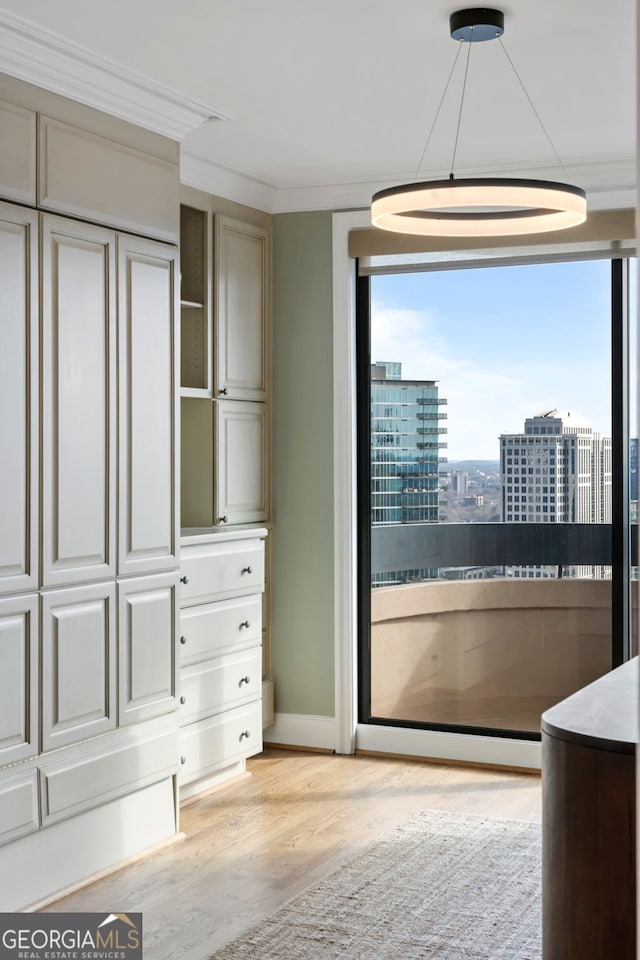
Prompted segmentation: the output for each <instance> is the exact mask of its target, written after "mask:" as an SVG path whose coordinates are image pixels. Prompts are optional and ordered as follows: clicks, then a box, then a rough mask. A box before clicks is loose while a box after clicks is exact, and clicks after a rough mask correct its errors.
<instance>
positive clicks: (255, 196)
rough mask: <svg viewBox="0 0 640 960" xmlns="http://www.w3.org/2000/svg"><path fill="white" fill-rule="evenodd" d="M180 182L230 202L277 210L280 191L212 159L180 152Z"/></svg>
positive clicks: (271, 211)
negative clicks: (220, 164) (222, 165)
mask: <svg viewBox="0 0 640 960" xmlns="http://www.w3.org/2000/svg"><path fill="white" fill-rule="evenodd" d="M180 183H183V184H184V185H185V186H187V187H195V188H196V189H197V190H204V192H205V193H213V194H215V196H217V197H224V198H225V199H226V200H234V201H235V202H236V203H243V204H244V205H245V206H247V207H255V208H256V209H257V210H263V211H264V212H265V213H273V212H274V211H275V207H276V199H277V193H278V191H277V189H276V188H275V187H272V186H270V185H269V184H268V183H263V182H262V181H261V180H254V179H253V177H247V176H245V175H244V174H243V173H236V172H235V171H234V170H228V169H227V168H226V167H220V166H218V164H216V163H212V162H211V160H207V159H205V158H204V157H200V156H198V155H197V154H195V153H190V152H189V151H188V150H185V149H184V148H183V149H181V150H180Z"/></svg>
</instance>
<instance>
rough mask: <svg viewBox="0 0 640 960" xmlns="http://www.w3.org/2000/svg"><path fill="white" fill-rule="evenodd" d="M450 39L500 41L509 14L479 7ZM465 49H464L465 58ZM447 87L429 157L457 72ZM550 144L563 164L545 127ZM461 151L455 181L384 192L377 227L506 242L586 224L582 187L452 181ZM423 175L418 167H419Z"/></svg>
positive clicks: (377, 204)
mask: <svg viewBox="0 0 640 960" xmlns="http://www.w3.org/2000/svg"><path fill="white" fill-rule="evenodd" d="M449 25H450V30H451V36H452V37H453V39H454V40H458V41H459V42H460V44H463V43H467V44H472V43H481V42H484V41H488V40H496V39H497V40H500V37H501V36H502V34H503V33H504V14H503V13H502V12H501V11H500V10H493V9H487V8H485V7H476V8H472V9H469V10H458V11H457V12H455V13H452V14H451V17H450V19H449ZM500 46H501V47H502V49H503V51H504V54H505V56H506V57H507V60H508V61H509V64H510V65H511V67H512V69H513V71H514V73H515V74H516V77H517V78H518V81H519V82H520V85H521V86H522V88H523V90H524V93H525V95H526V97H527V99H528V100H529V103H530V104H531V107H532V109H533V111H534V113H535V115H536V117H537V118H538V121H539V123H540V125H541V126H542V121H541V120H540V118H539V117H538V114H537V111H536V110H535V107H534V106H533V104H532V103H531V99H530V97H529V95H528V93H527V91H526V90H525V88H524V84H523V83H522V80H520V77H519V75H518V73H517V71H516V69H515V67H514V65H513V63H512V62H511V58H510V57H509V55H508V54H507V51H506V50H505V49H504V46H503V45H502V41H501V40H500ZM459 53H460V50H458V54H459ZM470 53H471V48H470V46H469V48H468V52H467V66H466V70H465V77H464V85H463V88H462V97H461V101H460V111H459V116H458V133H459V131H460V119H461V117H462V106H463V103H464V93H465V87H466V80H467V73H468V69H469V54H470ZM458 54H456V60H455V61H454V66H453V68H452V70H451V74H450V75H449V80H448V81H447V84H446V86H445V90H444V93H443V95H442V99H441V101H440V106H439V107H438V110H437V112H436V117H435V120H434V123H433V126H432V128H431V132H430V134H429V138H428V140H427V145H426V146H425V149H424V151H423V154H422V158H421V161H420V163H422V159H423V158H424V155H425V153H426V149H427V146H428V145H429V140H430V139H431V134H432V133H433V128H434V126H435V121H436V120H437V118H438V114H439V112H440V108H441V107H442V103H443V100H444V96H445V94H446V92H447V88H448V86H449V82H450V80H451V76H452V74H453V69H454V68H455V64H456V62H457V59H458ZM542 129H543V131H544V133H545V136H546V137H547V140H548V141H549V143H550V144H551V147H552V149H553V152H554V153H555V155H556V159H557V160H558V162H559V163H561V161H560V158H559V157H558V154H557V151H556V149H555V147H554V146H553V143H551V139H550V137H549V135H548V133H547V131H546V130H545V129H544V126H542ZM458 133H457V134H456V142H455V145H454V154H453V160H452V163H451V173H450V175H449V179H448V180H427V181H424V182H422V183H407V184H403V185H401V186H398V187H390V188H388V189H386V190H379V191H378V192H377V193H376V194H374V196H373V199H372V202H371V221H372V223H373V225H374V226H376V227H380V228H381V229H383V230H390V231H393V232H395V233H406V234H417V235H419V236H434V237H507V236H514V235H516V234H533V233H545V232H548V231H552V230H563V229H566V228H567V227H574V226H577V225H578V224H580V223H583V222H584V221H585V220H586V217H587V200H586V194H585V191H584V190H582V189H580V187H573V186H569V185H567V184H565V183H557V182H555V181H552V180H523V179H517V178H511V177H490V178H485V177H477V178H476V177H474V178H469V179H461V180H456V179H455V178H454V175H453V165H454V161H455V151H456V149H457V141H458ZM418 169H419V168H418Z"/></svg>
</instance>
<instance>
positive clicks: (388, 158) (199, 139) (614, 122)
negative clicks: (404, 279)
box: [0, 0, 636, 210]
mask: <svg viewBox="0 0 640 960" xmlns="http://www.w3.org/2000/svg"><path fill="white" fill-rule="evenodd" d="M496 5H498V6H500V9H502V10H504V12H505V35H504V46H505V48H506V50H507V51H508V53H509V55H510V57H511V59H512V61H513V62H514V64H515V66H516V68H517V70H518V73H519V74H520V76H521V78H522V80H523V82H524V86H525V88H526V91H527V93H528V94H529V97H530V98H531V100H532V102H533V104H534V106H535V108H536V110H537V112H538V114H539V116H540V118H541V119H542V121H543V123H544V126H545V128H546V130H547V131H548V134H549V136H550V138H551V140H552V141H553V144H554V146H555V148H556V150H557V152H558V154H559V155H560V157H561V159H562V161H563V163H564V166H565V170H563V169H562V168H561V167H559V166H558V164H557V162H556V160H555V157H554V154H553V152H552V149H551V147H550V146H549V143H548V141H547V139H546V137H545V134H544V133H543V131H542V129H541V127H540V125H539V123H538V121H537V120H536V118H535V115H534V113H533V111H532V109H531V107H530V106H529V104H528V102H527V99H526V97H525V94H524V93H523V91H522V89H521V87H520V85H519V83H518V81H517V79H516V77H515V76H514V74H513V72H512V71H511V68H510V67H509V64H508V62H507V60H506V58H505V57H504V54H503V52H502V50H501V49H500V45H499V44H498V43H495V42H492V43H483V44H475V45H473V46H472V48H471V60H470V66H469V79H468V84H467V93H466V97H465V103H464V111H463V115H462V123H461V128H460V138H459V146H458V150H457V157H456V165H455V172H456V175H458V176H462V175H464V174H474V173H475V174H477V173H485V174H487V175H489V174H500V173H505V172H509V173H514V174H519V175H529V176H537V177H550V178H552V179H571V180H572V181H573V182H575V183H577V184H579V185H582V186H584V187H585V188H586V189H588V191H589V193H590V201H591V206H592V207H594V206H596V207H597V206H600V207H603V206H628V205H630V204H632V203H633V202H634V200H633V197H634V180H635V162H634V156H635V152H636V147H635V96H634V94H635V42H634V38H635V26H634V12H635V3H634V0H606V3H605V2H602V0H509V2H507V3H505V4H502V5H499V4H496ZM0 6H1V7H2V8H4V10H5V11H8V14H9V15H16V16H18V17H20V18H24V19H25V20H27V21H30V22H32V23H33V24H36V25H38V26H39V27H41V28H44V29H45V30H49V31H54V32H55V33H57V34H58V35H60V36H61V37H62V38H65V40H67V41H72V42H73V43H75V44H80V45H82V47H84V48H86V49H87V50H89V51H92V52H94V53H96V54H100V55H102V56H104V57H107V58H109V59H110V60H112V61H115V62H116V63H118V64H120V65H121V66H122V67H125V68H127V69H129V70H133V71H136V72H137V73H139V74H142V75H144V76H145V77H148V78H149V79H151V80H153V81H156V82H157V83H160V84H163V85H164V86H166V87H168V88H171V89H173V90H175V91H176V92H178V93H180V94H182V95H185V96H187V97H191V98H193V99H195V100H198V101H201V102H203V103H205V104H207V105H209V106H210V107H211V108H212V110H213V112H219V113H222V114H224V115H227V116H228V117H229V119H227V120H215V121H209V122H205V123H204V124H203V125H202V126H200V127H199V128H198V129H196V130H194V131H192V132H191V133H189V134H188V136H187V137H186V139H185V141H184V144H183V151H184V154H185V158H186V159H185V179H186V180H187V181H189V182H192V183H194V184H195V185H199V186H203V187H209V188H211V189H212V190H216V188H217V192H221V193H225V194H226V195H229V196H232V198H233V199H240V200H243V199H244V200H245V201H247V202H252V201H253V202H254V203H255V202H256V198H258V204H257V205H259V198H260V197H262V198H263V201H264V202H263V203H262V205H263V206H264V208H265V209H274V210H286V209H301V208H318V207H331V206H334V207H335V206H343V207H344V206H354V205H355V206H357V205H362V204H363V203H366V200H367V198H368V197H369V196H370V194H371V192H372V191H373V190H375V189H379V188H380V187H382V186H387V185H390V184H392V183H396V182H401V181H404V180H406V179H411V178H414V177H415V176H416V174H417V166H418V162H419V159H420V155H421V153H422V150H423V147H424V145H425V141H426V139H427V134H428V132H429V129H430V128H431V125H432V123H433V120H434V118H435V115H436V110H437V107H438V104H439V102H440V98H441V96H442V93H443V90H444V87H445V83H446V81H447V77H448V75H449V72H450V70H451V67H452V64H453V60H454V57H455V54H456V52H457V49H458V44H457V43H456V42H455V41H453V40H452V39H451V38H450V36H449V24H448V20H449V14H450V13H451V12H452V11H454V10H456V9H459V8H460V7H464V6H465V4H464V3H461V4H460V3H455V2H448V0H323V2H322V3H315V2H312V0H270V2H268V3H267V2H265V0H110V2H108V3H100V4H98V3H97V2H95V0H94V2H92V0H0ZM1 21H2V10H0V23H1ZM466 50H467V48H466V47H465V49H464V50H463V51H462V55H461V57H460V59H459V61H458V67H457V70H456V73H455V75H454V80H453V82H452V85H451V88H450V90H449V93H448V95H447V99H446V100H445V102H444V106H443V110H442V113H441V115H440V117H439V119H438V123H437V124H436V126H435V129H434V133H433V137H432V140H431V144H430V147H429V150H428V152H427V155H426V159H425V162H424V164H423V166H422V169H421V171H420V176H421V177H422V178H430V177H438V176H446V175H447V174H448V173H449V170H450V164H451V154H452V150H453V143H454V136H455V125H456V122H457V114H458V107H459V103H460V89H461V83H462V77H463V72H464V56H465V55H466ZM0 69H2V66H1V64H0ZM205 180H208V181H209V182H207V183H205V182H204V181H205ZM199 181H202V182H199ZM243 194H244V195H243Z"/></svg>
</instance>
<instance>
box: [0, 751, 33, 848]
mask: <svg viewBox="0 0 640 960" xmlns="http://www.w3.org/2000/svg"><path fill="white" fill-rule="evenodd" d="M37 829H38V771H37V770H35V769H33V768H30V769H27V770H21V771H20V772H19V773H16V772H15V770H13V771H9V773H8V774H7V775H3V776H2V777H0V844H2V843H8V842H9V841H10V840H17V839H18V837H24V836H25V835H26V834H27V833H33V832H34V830H37Z"/></svg>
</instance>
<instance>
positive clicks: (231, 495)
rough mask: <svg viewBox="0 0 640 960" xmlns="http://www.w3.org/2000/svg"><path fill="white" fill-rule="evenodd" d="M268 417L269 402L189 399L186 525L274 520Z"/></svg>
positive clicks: (184, 425) (183, 478) (184, 413)
mask: <svg viewBox="0 0 640 960" xmlns="http://www.w3.org/2000/svg"><path fill="white" fill-rule="evenodd" d="M267 417H268V409H267V405H266V404H264V403H253V402H251V401H245V400H215V401H213V402H212V401H210V400H199V399H193V398H191V397H183V399H182V404H181V435H182V453H183V456H182V462H181V472H180V483H181V504H182V512H181V522H182V526H183V527H212V526H218V525H225V526H226V525H234V524H244V523H259V522H262V521H264V520H266V519H267V518H268V516H269V466H268V439H269V424H268V419H267Z"/></svg>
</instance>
